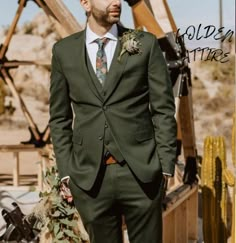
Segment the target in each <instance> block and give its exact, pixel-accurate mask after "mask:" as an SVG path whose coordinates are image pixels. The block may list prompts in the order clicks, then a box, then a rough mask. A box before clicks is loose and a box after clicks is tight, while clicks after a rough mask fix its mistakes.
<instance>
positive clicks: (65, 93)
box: [49, 27, 176, 190]
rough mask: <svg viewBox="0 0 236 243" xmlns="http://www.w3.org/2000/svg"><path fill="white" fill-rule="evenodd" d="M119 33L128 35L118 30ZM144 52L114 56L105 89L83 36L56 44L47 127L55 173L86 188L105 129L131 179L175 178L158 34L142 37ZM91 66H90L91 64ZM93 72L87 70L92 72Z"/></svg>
mask: <svg viewBox="0 0 236 243" xmlns="http://www.w3.org/2000/svg"><path fill="white" fill-rule="evenodd" d="M118 30H119V35H122V33H123V32H124V31H125V29H123V28H122V27H119V28H118ZM138 38H139V40H140V42H141V44H142V45H141V47H140V49H141V51H142V53H141V55H138V54H137V55H129V53H127V52H126V53H125V54H124V55H123V56H122V57H121V60H120V61H118V59H117V58H118V56H119V54H120V51H121V43H120V41H118V44H117V47H116V50H115V54H114V57H113V60H112V63H111V66H110V69H109V72H108V74H107V77H106V81H105V84H104V88H103V92H102V93H100V92H98V90H97V88H96V85H95V83H94V82H95V81H97V80H96V78H97V77H96V74H95V73H94V72H93V71H92V72H91V71H90V72H89V71H88V63H87V61H86V60H88V59H87V58H86V56H87V54H86V45H85V31H82V32H77V33H75V34H73V35H70V36H68V37H66V38H64V39H62V40H60V41H58V42H57V43H56V44H55V45H54V46H53V50H52V52H53V56H52V70H51V85H50V121H49V125H50V129H51V137H52V142H53V146H54V151H55V155H56V161H57V165H58V170H59V175H60V176H61V177H64V176H68V175H69V176H70V178H71V180H72V181H73V183H74V184H77V185H78V186H80V187H82V188H83V189H85V190H89V189H90V188H91V187H92V185H93V184H94V181H95V179H96V176H97V173H98V170H99V167H100V165H101V161H102V155H103V148H104V145H103V137H104V127H105V124H107V125H108V126H109V128H110V131H111V133H112V135H113V137H114V139H115V141H116V144H117V146H118V148H119V150H120V152H121V153H122V155H123V157H124V158H125V160H126V161H127V163H128V165H129V166H130V168H131V169H132V170H133V172H134V173H135V175H136V176H137V177H138V178H139V179H140V180H141V181H142V182H150V181H152V180H154V179H156V177H157V176H158V175H160V174H161V173H163V172H164V173H169V174H174V164H175V160H176V121H175V118H174V114H175V105H174V98H173V93H172V85H171V81H170V77H169V73H168V70H167V66H166V62H165V60H164V57H163V55H162V51H161V49H160V47H159V44H158V40H157V39H156V37H155V36H154V35H152V34H150V33H147V32H140V33H139V36H138ZM90 65H91V64H90ZM90 70H91V69H90Z"/></svg>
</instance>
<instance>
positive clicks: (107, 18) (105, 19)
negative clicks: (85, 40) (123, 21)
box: [91, 7, 121, 26]
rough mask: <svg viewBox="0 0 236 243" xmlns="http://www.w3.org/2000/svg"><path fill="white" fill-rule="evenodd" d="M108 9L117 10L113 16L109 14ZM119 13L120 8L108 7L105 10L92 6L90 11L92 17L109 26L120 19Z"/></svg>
mask: <svg viewBox="0 0 236 243" xmlns="http://www.w3.org/2000/svg"><path fill="white" fill-rule="evenodd" d="M110 11H117V14H116V15H115V16H113V15H112V16H111V15H110ZM118 12H119V13H118ZM120 13H121V9H120V8H119V9H112V10H110V9H109V7H108V8H107V9H106V10H105V11H102V10H99V9H97V8H96V7H93V9H92V11H91V15H92V16H93V18H94V19H95V20H96V21H97V22H98V23H99V24H101V25H102V26H109V25H112V24H115V23H117V22H118V21H119V20H120Z"/></svg>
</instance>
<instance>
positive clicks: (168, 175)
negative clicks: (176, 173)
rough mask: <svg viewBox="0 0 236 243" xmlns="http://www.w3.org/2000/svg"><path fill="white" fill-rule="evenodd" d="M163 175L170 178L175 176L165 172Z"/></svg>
mask: <svg viewBox="0 0 236 243" xmlns="http://www.w3.org/2000/svg"><path fill="white" fill-rule="evenodd" d="M162 174H163V175H167V176H170V177H173V175H172V174H170V173H165V172H163V173H162Z"/></svg>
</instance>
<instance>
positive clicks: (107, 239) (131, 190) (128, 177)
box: [69, 163, 164, 243]
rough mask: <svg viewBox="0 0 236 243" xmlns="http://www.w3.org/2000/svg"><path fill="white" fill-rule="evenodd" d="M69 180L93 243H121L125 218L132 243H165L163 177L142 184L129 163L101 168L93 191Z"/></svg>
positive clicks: (102, 166) (76, 204)
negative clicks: (163, 242) (123, 218)
mask: <svg viewBox="0 0 236 243" xmlns="http://www.w3.org/2000/svg"><path fill="white" fill-rule="evenodd" d="M77 184H79V183H78V182H77V183H76V182H75V181H74V182H73V181H72V180H70V182H69V187H70V189H71V192H72V195H73V198H74V202H75V206H76V208H77V210H78V212H79V213H80V216H81V219H82V221H83V223H84V226H85V228H86V230H87V232H88V234H89V237H90V242H91V243H122V239H123V237H122V227H121V226H122V215H124V217H125V222H126V226H127V230H128V236H129V241H130V243H161V242H162V197H163V185H164V178H163V177H161V176H158V177H157V180H156V181H153V182H151V183H142V182H141V181H139V180H138V178H137V177H136V176H135V175H134V174H133V172H132V171H131V169H130V168H129V166H128V164H127V163H124V164H118V163H117V164H111V165H101V168H100V171H99V173H98V177H97V178H96V181H95V184H94V186H93V187H92V189H91V190H89V191H85V190H83V189H82V188H79V187H78V186H77Z"/></svg>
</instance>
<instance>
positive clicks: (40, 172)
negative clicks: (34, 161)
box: [38, 153, 43, 191]
mask: <svg viewBox="0 0 236 243" xmlns="http://www.w3.org/2000/svg"><path fill="white" fill-rule="evenodd" d="M42 163H43V162H42V156H41V154H40V153H39V162H38V188H39V190H40V191H42V190H43V164H42Z"/></svg>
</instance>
